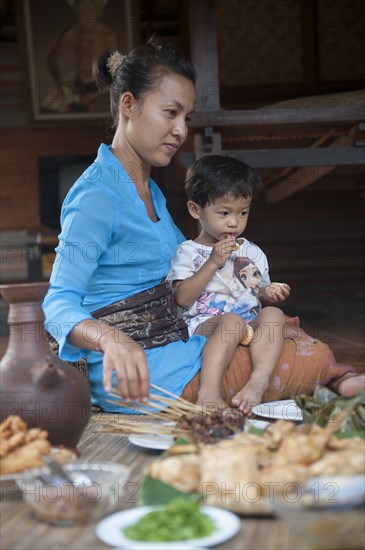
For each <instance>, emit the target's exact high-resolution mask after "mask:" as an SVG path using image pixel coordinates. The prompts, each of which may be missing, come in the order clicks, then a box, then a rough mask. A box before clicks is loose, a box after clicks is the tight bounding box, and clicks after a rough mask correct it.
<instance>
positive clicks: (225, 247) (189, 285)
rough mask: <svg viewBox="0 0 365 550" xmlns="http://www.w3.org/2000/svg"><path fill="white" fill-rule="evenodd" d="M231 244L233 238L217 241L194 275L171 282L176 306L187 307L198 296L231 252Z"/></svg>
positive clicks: (232, 243)
mask: <svg viewBox="0 0 365 550" xmlns="http://www.w3.org/2000/svg"><path fill="white" fill-rule="evenodd" d="M233 245H234V239H233V238H228V239H225V240H224V241H219V242H217V243H216V244H215V245H214V246H213V250H212V253H211V255H210V256H209V258H208V259H207V261H206V262H205V263H204V264H203V265H202V266H201V268H200V269H199V270H198V271H197V272H196V273H194V275H192V276H191V277H188V278H187V279H184V280H183V281H174V282H173V285H172V288H173V290H174V295H175V301H176V303H177V305H178V306H180V307H189V306H190V305H191V304H192V303H194V302H195V301H196V300H197V299H198V298H199V296H200V295H201V294H202V293H203V292H204V290H205V288H206V287H207V285H208V283H209V281H210V280H211V279H212V278H213V276H214V275H215V273H216V271H217V270H218V269H220V268H221V267H223V266H224V264H225V263H226V260H227V258H229V256H230V255H231V254H232V249H233Z"/></svg>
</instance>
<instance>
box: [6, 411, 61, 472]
mask: <svg viewBox="0 0 365 550" xmlns="http://www.w3.org/2000/svg"><path fill="white" fill-rule="evenodd" d="M50 450H51V444H50V442H49V441H48V433H47V432H46V431H45V430H42V429H41V428H30V429H28V426H27V424H26V422H24V420H22V419H21V418H20V417H19V416H15V415H11V416H8V417H7V418H6V419H5V420H4V421H3V422H2V423H1V424H0V475H8V474H14V473H18V472H22V471H23V470H26V469H28V468H34V467H39V466H42V459H41V457H42V456H43V455H46V454H48V453H49V452H50Z"/></svg>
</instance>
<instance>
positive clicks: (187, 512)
mask: <svg viewBox="0 0 365 550" xmlns="http://www.w3.org/2000/svg"><path fill="white" fill-rule="evenodd" d="M240 525H241V524H240V520H239V518H238V516H236V515H235V514H233V513H232V512H229V511H227V510H222V509H220V508H215V507H213V506H200V505H199V503H197V502H194V501H190V500H186V499H184V498H176V499H175V500H173V501H171V502H169V503H168V504H166V505H165V506H142V507H137V508H132V509H130V510H125V511H123V512H117V513H116V514H113V515H111V516H108V517H106V518H104V519H103V520H102V521H101V522H100V523H99V524H98V525H97V527H96V535H97V537H98V538H99V539H100V540H101V541H102V542H104V543H105V544H108V545H110V546H114V547H119V548H138V549H140V550H147V549H149V550H155V549H156V550H165V549H168V548H169V549H176V548H207V547H210V546H215V545H216V544H220V543H222V542H224V541H226V540H228V539H230V538H232V537H234V535H236V534H237V533H238V531H239V529H240Z"/></svg>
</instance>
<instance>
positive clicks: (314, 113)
mask: <svg viewBox="0 0 365 550" xmlns="http://www.w3.org/2000/svg"><path fill="white" fill-rule="evenodd" d="M364 120H365V114H364V106H363V105H336V106H332V107H323V106H320V107H292V108H276V109H275V108H274V107H272V108H264V109H247V110H242V111H241V110H232V111H228V110H227V111H218V110H217V111H205V112H202V111H199V110H197V111H195V112H194V113H193V115H192V117H191V122H190V123H189V126H191V127H192V128H199V127H204V126H215V127H219V126H240V125H246V124H251V125H253V126H256V125H264V124H265V125H267V124H270V125H276V124H302V123H318V122H330V123H335V122H349V123H356V122H360V121H362V122H363V121H364Z"/></svg>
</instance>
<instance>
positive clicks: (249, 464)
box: [200, 445, 260, 499]
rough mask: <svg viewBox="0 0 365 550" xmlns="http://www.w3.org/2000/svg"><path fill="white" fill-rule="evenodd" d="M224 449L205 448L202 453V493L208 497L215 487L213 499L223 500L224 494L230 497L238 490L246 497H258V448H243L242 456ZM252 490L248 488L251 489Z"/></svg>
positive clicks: (240, 453)
mask: <svg viewBox="0 0 365 550" xmlns="http://www.w3.org/2000/svg"><path fill="white" fill-rule="evenodd" d="M236 449H237V451H236V452H232V449H231V450H228V449H227V448H226V447H219V446H218V445H215V446H209V447H207V446H204V447H202V449H201V453H200V457H201V462H200V469H201V491H202V493H203V495H204V494H206V493H208V494H209V493H211V491H212V487H214V492H215V495H216V497H217V495H218V498H221V497H222V499H225V498H226V494H232V492H233V493H234V492H235V491H237V489H239V490H240V489H244V490H245V491H247V497H248V498H250V496H251V495H250V492H252V493H253V494H252V498H256V497H257V490H258V488H259V487H260V485H259V482H260V475H259V469H258V465H257V460H256V451H257V447H256V446H252V445H245V446H243V447H242V450H241V452H238V450H239V448H238V447H237V448H236ZM250 486H251V487H250Z"/></svg>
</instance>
